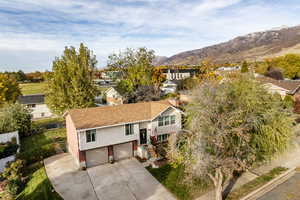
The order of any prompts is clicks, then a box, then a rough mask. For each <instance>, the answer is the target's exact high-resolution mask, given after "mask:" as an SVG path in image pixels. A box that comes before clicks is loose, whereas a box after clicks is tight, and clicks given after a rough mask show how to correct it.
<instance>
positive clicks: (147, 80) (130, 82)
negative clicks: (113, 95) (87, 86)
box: [108, 48, 165, 102]
mask: <svg viewBox="0 0 300 200" xmlns="http://www.w3.org/2000/svg"><path fill="white" fill-rule="evenodd" d="M153 59H154V51H153V50H148V49H147V48H138V49H129V48H128V49H126V50H125V51H123V52H120V53H119V54H112V55H110V56H109V58H108V67H109V68H110V69H112V70H118V71H119V72H120V75H121V80H120V81H119V82H118V85H117V88H118V91H120V92H121V93H122V95H123V96H125V97H128V99H127V100H128V102H134V101H135V100H141V101H142V99H153V98H154V97H153V95H155V94H159V92H158V90H159V86H160V84H161V82H162V81H164V80H165V77H164V76H163V74H162V72H161V70H160V69H158V68H154V67H153V66H152V62H153ZM152 86H154V87H152ZM142 88H144V89H146V90H144V93H143V94H141V92H143V90H142ZM153 90H155V91H153ZM147 91H148V92H147ZM149 91H150V92H149ZM136 94H141V95H142V96H143V98H135V96H136ZM147 95H148V97H147ZM131 99H135V100H134V101H132V100H131Z"/></svg>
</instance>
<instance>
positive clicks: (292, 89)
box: [256, 77, 300, 94]
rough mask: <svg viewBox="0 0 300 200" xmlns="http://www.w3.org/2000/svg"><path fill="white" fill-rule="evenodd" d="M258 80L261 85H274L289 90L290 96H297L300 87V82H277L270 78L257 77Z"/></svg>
mask: <svg viewBox="0 0 300 200" xmlns="http://www.w3.org/2000/svg"><path fill="white" fill-rule="evenodd" d="M256 79H257V80H258V81H260V82H261V83H272V84H274V85H276V86H278V87H281V88H284V89H286V90H288V91H289V93H290V94H295V93H296V92H297V90H298V88H299V87H300V80H276V79H272V78H269V77H257V78H256Z"/></svg>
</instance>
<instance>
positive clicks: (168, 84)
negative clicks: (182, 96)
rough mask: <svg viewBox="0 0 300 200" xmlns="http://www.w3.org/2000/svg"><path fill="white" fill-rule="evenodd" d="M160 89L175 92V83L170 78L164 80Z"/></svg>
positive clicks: (167, 92)
mask: <svg viewBox="0 0 300 200" xmlns="http://www.w3.org/2000/svg"><path fill="white" fill-rule="evenodd" d="M160 90H161V91H162V92H163V93H165V94H169V93H175V92H176V90H177V84H176V83H174V82H173V81H171V80H166V81H165V82H164V83H163V84H162V87H160Z"/></svg>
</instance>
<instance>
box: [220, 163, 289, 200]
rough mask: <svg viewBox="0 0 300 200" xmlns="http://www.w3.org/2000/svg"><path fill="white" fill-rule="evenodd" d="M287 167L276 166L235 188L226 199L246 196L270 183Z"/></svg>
mask: <svg viewBox="0 0 300 200" xmlns="http://www.w3.org/2000/svg"><path fill="white" fill-rule="evenodd" d="M286 170H287V168H283V167H276V168H274V169H272V170H271V171H269V172H268V173H266V174H263V175H261V176H259V177H257V178H256V179H254V180H252V181H250V182H248V183H246V184H245V185H243V186H241V187H240V188H238V189H236V190H233V191H232V192H231V193H230V194H229V195H228V197H227V198H226V199H228V200H239V199H240V198H242V197H244V196H246V195H247V194H249V193H250V192H252V191H254V190H256V189H258V188H260V187H262V186H263V185H264V184H266V183H268V182H269V181H271V180H272V179H274V178H276V177H277V176H279V175H280V174H282V173H283V172H285V171H286Z"/></svg>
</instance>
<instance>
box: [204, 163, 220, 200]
mask: <svg viewBox="0 0 300 200" xmlns="http://www.w3.org/2000/svg"><path fill="white" fill-rule="evenodd" d="M208 175H209V177H210V178H211V180H212V181H213V183H214V185H215V200H222V191H223V184H222V183H223V174H222V171H221V169H220V168H217V169H216V172H215V174H214V176H212V175H211V174H208Z"/></svg>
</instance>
